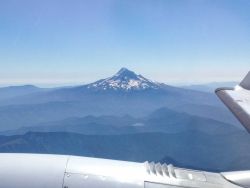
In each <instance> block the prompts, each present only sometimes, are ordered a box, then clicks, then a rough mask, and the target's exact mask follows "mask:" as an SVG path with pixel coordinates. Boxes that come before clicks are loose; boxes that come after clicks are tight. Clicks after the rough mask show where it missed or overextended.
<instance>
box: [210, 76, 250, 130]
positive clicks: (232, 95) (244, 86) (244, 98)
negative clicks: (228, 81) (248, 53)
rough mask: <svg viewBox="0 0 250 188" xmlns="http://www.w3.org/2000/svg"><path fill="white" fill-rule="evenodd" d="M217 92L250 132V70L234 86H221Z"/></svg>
mask: <svg viewBox="0 0 250 188" xmlns="http://www.w3.org/2000/svg"><path fill="white" fill-rule="evenodd" d="M215 92H216V94H217V95H218V96H219V98H220V99H221V100H222V101H223V102H224V104H225V105H226V106H227V107H228V108H229V109H230V110H231V111H232V113H233V114H234V115H235V116H236V117H237V118H238V119H239V121H240V122H241V123H242V125H243V126H244V127H245V128H246V129H247V131H248V132H249V133H250V72H249V73H248V74H247V76H246V77H245V78H244V79H243V81H242V82H241V83H240V84H239V85H237V86H235V87H234V88H219V89H217V90H216V91H215Z"/></svg>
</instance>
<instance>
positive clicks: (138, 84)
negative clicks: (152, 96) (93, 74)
mask: <svg viewBox="0 0 250 188" xmlns="http://www.w3.org/2000/svg"><path fill="white" fill-rule="evenodd" d="M87 87H88V88H93V89H97V90H125V91H129V90H145V89H159V88H160V84H158V83H156V82H153V81H151V80H149V79H147V78H145V77H143V76H141V75H138V74H136V73H135V72H133V71H130V70H128V69H127V68H122V69H120V70H119V71H118V72H117V73H116V74H115V75H114V76H112V77H109V78H106V79H102V80H99V81H97V82H94V83H92V84H89V85H88V86H87Z"/></svg>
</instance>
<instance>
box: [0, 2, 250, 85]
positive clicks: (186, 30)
mask: <svg viewBox="0 0 250 188" xmlns="http://www.w3.org/2000/svg"><path fill="white" fill-rule="evenodd" d="M0 67H1V68H0V84H2V85H3V84H28V83H32V84H34V83H36V84H49V83H51V84H71V83H87V82H91V81H95V80H96V79H100V78H103V77H107V76H110V75H112V74H114V73H115V72H117V71H118V69H120V68H121V67H127V68H129V69H131V70H134V71H136V72H138V73H141V74H142V75H144V76H146V77H148V78H150V79H153V80H157V81H161V82H166V83H176V82H182V83H185V82H187V83H190V82H210V81H231V80H240V79H241V77H242V76H244V75H245V74H246V72H247V71H248V70H250V1H249V0H22V1H21V0H1V1H0Z"/></svg>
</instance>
